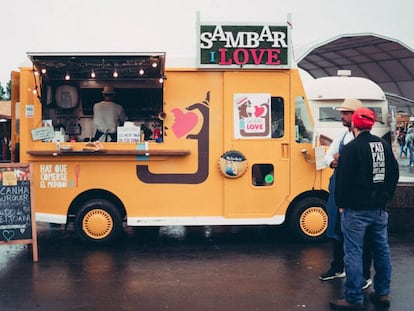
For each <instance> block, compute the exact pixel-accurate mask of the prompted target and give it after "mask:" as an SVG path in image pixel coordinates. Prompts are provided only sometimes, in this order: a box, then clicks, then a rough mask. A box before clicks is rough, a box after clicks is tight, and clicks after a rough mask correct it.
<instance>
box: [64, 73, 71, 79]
mask: <svg viewBox="0 0 414 311" xmlns="http://www.w3.org/2000/svg"><path fill="white" fill-rule="evenodd" d="M65 80H66V81H67V80H70V75H69V74H68V73H67V74H66V76H65Z"/></svg>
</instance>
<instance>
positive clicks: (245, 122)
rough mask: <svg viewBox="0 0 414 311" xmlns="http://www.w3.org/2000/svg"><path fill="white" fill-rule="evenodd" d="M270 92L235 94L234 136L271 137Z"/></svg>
mask: <svg viewBox="0 0 414 311" xmlns="http://www.w3.org/2000/svg"><path fill="white" fill-rule="evenodd" d="M270 100H271V97H270V94H267V93H249V94H247V93H245V94H234V106H233V107H234V113H233V115H234V137H235V138H270V137H271V131H270V124H271V123H270Z"/></svg>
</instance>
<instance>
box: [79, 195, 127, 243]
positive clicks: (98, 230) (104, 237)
mask: <svg viewBox="0 0 414 311" xmlns="http://www.w3.org/2000/svg"><path fill="white" fill-rule="evenodd" d="M75 230H76V233H77V235H78V236H79V237H80V238H81V239H82V240H83V241H85V242H88V243H93V244H107V243H110V242H113V241H114V240H116V239H117V238H118V237H119V235H120V234H121V232H122V217H121V214H120V213H119V211H118V209H117V208H116V206H115V205H114V204H113V203H111V202H109V201H107V200H104V199H93V200H90V201H86V202H85V203H83V204H82V206H81V207H80V208H79V210H78V212H77V214H76V217H75Z"/></svg>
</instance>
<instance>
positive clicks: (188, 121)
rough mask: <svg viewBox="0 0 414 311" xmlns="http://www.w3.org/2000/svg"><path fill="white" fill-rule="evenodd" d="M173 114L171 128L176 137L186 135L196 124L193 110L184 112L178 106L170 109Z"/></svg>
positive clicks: (196, 119)
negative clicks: (173, 120)
mask: <svg viewBox="0 0 414 311" xmlns="http://www.w3.org/2000/svg"><path fill="white" fill-rule="evenodd" d="M171 112H172V113H173V114H174V116H175V122H174V124H173V126H172V130H173V132H174V134H175V136H176V137H177V138H181V137H183V136H185V135H187V134H188V133H189V132H191V130H192V129H193V128H194V127H195V126H196V125H197V121H198V117H197V115H196V114H195V113H194V112H187V113H184V112H183V111H181V110H180V109H178V108H175V109H173V110H171Z"/></svg>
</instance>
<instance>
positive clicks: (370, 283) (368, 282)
mask: <svg viewBox="0 0 414 311" xmlns="http://www.w3.org/2000/svg"><path fill="white" fill-rule="evenodd" d="M371 285H372V280H371V279H366V280H365V284H364V286H362V290H364V289H367V288H368V287H370V286H371Z"/></svg>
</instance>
